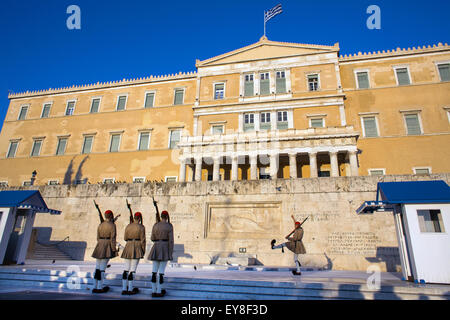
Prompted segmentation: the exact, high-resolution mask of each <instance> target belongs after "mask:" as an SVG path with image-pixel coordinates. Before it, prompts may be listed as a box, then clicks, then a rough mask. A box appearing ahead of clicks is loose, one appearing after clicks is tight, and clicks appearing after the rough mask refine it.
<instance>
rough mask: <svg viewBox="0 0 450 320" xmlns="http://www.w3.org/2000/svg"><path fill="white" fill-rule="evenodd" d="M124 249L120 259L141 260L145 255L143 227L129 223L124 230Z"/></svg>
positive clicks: (135, 223)
mask: <svg viewBox="0 0 450 320" xmlns="http://www.w3.org/2000/svg"><path fill="white" fill-rule="evenodd" d="M124 239H125V241H126V242H127V244H126V245H125V249H123V252H122V256H121V258H123V259H141V258H143V257H144V254H145V227H144V226H143V225H142V224H140V223H138V222H133V223H130V224H129V225H128V226H127V227H126V228H125V236H124Z"/></svg>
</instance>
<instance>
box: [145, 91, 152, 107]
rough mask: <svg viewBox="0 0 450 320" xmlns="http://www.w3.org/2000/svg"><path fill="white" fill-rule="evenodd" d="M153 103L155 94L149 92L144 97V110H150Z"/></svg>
mask: <svg viewBox="0 0 450 320" xmlns="http://www.w3.org/2000/svg"><path fill="white" fill-rule="evenodd" d="M154 102H155V93H154V92H149V93H147V94H146V95H145V104H144V107H145V108H152V107H153V104H154Z"/></svg>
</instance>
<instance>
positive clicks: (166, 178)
mask: <svg viewBox="0 0 450 320" xmlns="http://www.w3.org/2000/svg"><path fill="white" fill-rule="evenodd" d="M165 181H166V182H177V177H176V176H173V177H165Z"/></svg>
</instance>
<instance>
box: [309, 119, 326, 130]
mask: <svg viewBox="0 0 450 320" xmlns="http://www.w3.org/2000/svg"><path fill="white" fill-rule="evenodd" d="M311 128H323V118H315V119H314V118H313V119H311Z"/></svg>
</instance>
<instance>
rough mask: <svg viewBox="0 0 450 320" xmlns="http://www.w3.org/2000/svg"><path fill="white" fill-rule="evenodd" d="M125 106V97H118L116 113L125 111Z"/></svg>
mask: <svg viewBox="0 0 450 320" xmlns="http://www.w3.org/2000/svg"><path fill="white" fill-rule="evenodd" d="M126 104H127V96H119V98H118V99H117V107H116V111H122V110H125V106H126Z"/></svg>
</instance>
